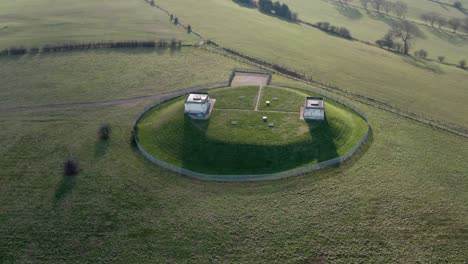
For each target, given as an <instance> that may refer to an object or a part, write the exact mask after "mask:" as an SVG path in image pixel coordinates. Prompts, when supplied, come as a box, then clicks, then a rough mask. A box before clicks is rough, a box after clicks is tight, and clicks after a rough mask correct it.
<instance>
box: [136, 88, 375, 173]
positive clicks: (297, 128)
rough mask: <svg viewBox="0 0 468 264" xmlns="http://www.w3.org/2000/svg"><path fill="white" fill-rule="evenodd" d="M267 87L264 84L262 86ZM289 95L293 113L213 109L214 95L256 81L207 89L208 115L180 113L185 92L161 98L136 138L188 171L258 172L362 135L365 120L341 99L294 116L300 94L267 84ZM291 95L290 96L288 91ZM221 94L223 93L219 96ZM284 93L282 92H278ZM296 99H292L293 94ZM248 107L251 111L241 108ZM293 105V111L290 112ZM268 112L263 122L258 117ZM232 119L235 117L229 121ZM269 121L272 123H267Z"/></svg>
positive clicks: (233, 92)
mask: <svg viewBox="0 0 468 264" xmlns="http://www.w3.org/2000/svg"><path fill="white" fill-rule="evenodd" d="M268 89H270V87H267V88H265V90H268ZM272 89H275V91H278V90H283V91H281V92H278V93H275V94H281V95H282V96H284V98H285V97H288V96H289V101H291V102H292V101H294V104H292V105H293V106H294V107H293V108H292V109H286V108H285V106H286V105H283V108H284V109H285V110H288V111H290V112H292V113H289V112H288V113H280V112H270V111H271V110H270V111H266V109H263V110H262V111H258V112H256V111H253V110H254V108H255V107H254V106H253V105H251V106H250V107H251V108H250V109H248V108H239V109H242V111H238V110H235V109H222V108H221V109H218V108H217V104H218V100H220V101H223V100H224V102H225V101H226V100H231V101H232V100H236V99H237V100H239V96H240V95H245V94H251V91H254V92H258V87H241V88H231V87H228V88H220V89H215V90H213V91H209V93H210V97H211V98H215V99H216V100H217V102H216V104H215V109H214V110H213V112H212V113H211V116H210V118H209V119H208V120H192V119H191V118H189V117H186V116H185V115H184V104H183V102H184V98H179V99H177V100H174V101H173V102H170V103H166V104H163V105H161V106H158V107H157V108H154V109H153V110H150V111H149V112H148V113H147V114H145V115H144V116H143V118H142V120H141V121H140V123H139V124H138V130H137V133H138V139H139V142H140V144H141V145H142V146H143V148H144V149H145V151H147V152H148V153H149V154H151V155H153V156H154V157H156V158H158V159H160V160H162V161H165V162H168V163H171V164H173V165H176V166H180V167H183V168H186V169H189V170H192V171H196V172H201V173H208V174H230V175H237V174H262V173H272V172H279V171H283V170H288V169H293V168H297V167H301V166H305V165H309V164H314V163H318V162H322V161H326V160H329V159H333V158H336V157H337V156H341V155H344V154H345V153H347V152H348V151H349V150H350V149H351V148H352V147H354V145H356V144H357V142H358V141H359V140H360V139H361V138H362V137H363V136H364V134H365V133H366V131H367V125H366V122H365V121H364V120H363V119H362V118H361V117H360V116H359V115H357V114H356V113H354V112H352V111H351V110H350V109H347V108H345V107H344V106H342V105H339V104H336V103H333V102H332V101H331V100H327V102H326V106H325V107H326V116H327V120H326V121H322V122H306V121H304V120H300V118H299V110H300V109H299V108H296V107H295V106H296V105H298V104H300V103H302V104H303V103H304V98H305V96H307V93H306V92H303V93H302V97H294V95H296V94H297V93H298V92H296V91H294V90H292V89H284V88H283V89H282V88H272ZM290 95H292V96H290ZM224 96H226V97H224ZM282 98H283V97H282ZM293 98H294V99H295V100H292V99H293ZM246 110H250V111H246ZM293 111H296V112H293ZM263 116H267V117H268V122H263V121H262V117H263ZM231 121H237V122H238V124H237V125H232V124H231ZM270 122H273V123H274V127H273V128H271V127H269V126H268V123H270Z"/></svg>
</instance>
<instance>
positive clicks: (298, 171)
mask: <svg viewBox="0 0 468 264" xmlns="http://www.w3.org/2000/svg"><path fill="white" fill-rule="evenodd" d="M228 85H229V82H220V83H213V84H206V85H200V86H195V87H191V88H187V89H184V90H181V91H178V92H174V93H172V94H168V95H166V96H163V97H162V98H161V99H160V100H158V102H156V103H154V104H152V105H150V106H148V107H146V108H145V110H144V111H142V112H140V113H139V114H138V115H137V117H136V118H135V121H134V123H133V139H134V141H135V144H136V146H137V148H138V150H139V151H140V152H141V154H142V155H143V156H144V157H145V158H147V159H148V160H149V161H151V162H152V163H154V164H156V165H158V166H160V167H163V168H165V169H168V170H171V171H173V172H175V173H178V174H181V175H185V176H189V177H192V178H196V179H200V180H211V181H260V180H275V179H281V178H286V177H291V176H297V175H303V174H306V173H310V172H313V171H316V170H320V169H323V168H327V167H331V166H335V165H339V164H341V163H343V162H345V161H346V160H348V159H349V158H350V157H351V156H352V155H353V154H354V153H356V151H358V150H359V148H360V147H361V146H362V144H364V143H365V142H366V140H367V139H368V138H369V135H370V134H371V133H372V128H371V126H370V124H369V121H368V119H367V116H366V114H365V113H364V112H362V111H361V110H360V109H359V108H357V107H356V106H354V105H352V104H351V103H349V102H346V101H344V100H342V99H340V98H337V97H335V96H333V95H331V94H326V95H324V96H325V97H328V98H330V99H332V100H334V101H337V102H338V103H340V104H343V105H345V106H347V107H349V108H351V109H352V110H353V111H355V112H356V113H357V114H359V115H360V116H361V117H362V118H363V119H364V120H366V123H367V131H366V133H365V134H364V136H363V137H362V138H361V139H360V140H359V142H358V143H357V144H356V145H355V146H354V147H353V148H352V149H351V150H349V151H348V152H347V153H346V154H344V155H343V156H339V157H336V158H334V159H331V160H327V161H323V162H320V163H317V164H312V165H308V166H304V167H300V168H295V169H291V170H286V171H282V172H275V173H268V174H252V175H216V174H205V173H198V172H194V171H191V170H187V169H184V168H181V167H178V166H175V165H172V164H170V163H167V162H164V161H162V160H159V159H157V158H155V157H153V156H152V155H150V154H149V153H148V152H146V151H145V149H144V148H143V147H142V146H141V145H140V142H139V141H138V134H137V125H138V122H139V121H140V119H141V118H142V117H143V116H144V114H145V113H146V112H147V111H149V110H151V109H153V108H154V107H156V106H158V105H160V104H162V103H164V102H166V101H168V100H171V99H174V98H176V97H179V96H181V95H184V94H187V93H189V92H194V91H199V90H203V89H212V88H218V87H226V86H228ZM274 85H277V86H284V87H291V88H297V89H303V90H308V91H312V92H315V89H310V88H309V87H307V88H306V87H299V86H298V87H294V85H289V84H281V83H277V84H274ZM317 93H319V91H318V90H317ZM320 93H322V92H320Z"/></svg>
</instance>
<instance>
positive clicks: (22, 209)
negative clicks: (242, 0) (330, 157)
mask: <svg viewBox="0 0 468 264" xmlns="http://www.w3.org/2000/svg"><path fill="white" fill-rule="evenodd" d="M404 1H405V2H406V3H407V4H408V6H409V13H408V15H407V16H408V18H410V19H413V20H415V21H416V20H418V19H419V16H420V14H421V13H424V12H428V11H437V12H440V13H444V14H446V15H447V16H457V17H462V16H463V14H461V13H460V12H458V11H456V10H455V11H454V10H453V9H450V7H447V10H445V9H444V8H443V7H442V6H441V5H436V4H435V3H433V2H430V1H423V0H420V1H419V0H404ZM284 2H286V3H288V4H289V5H290V7H291V8H292V9H293V10H296V11H298V12H299V16H300V18H303V19H304V20H307V21H309V20H310V22H313V23H315V22H318V21H322V20H329V22H332V23H333V24H337V25H339V26H346V27H348V28H349V29H350V30H351V31H352V33H353V35H355V36H356V37H358V38H362V39H363V40H369V41H375V38H376V37H381V35H383V34H384V33H385V32H386V31H387V30H388V28H389V26H388V23H387V22H386V21H385V20H384V19H383V18H375V17H372V15H370V14H367V13H366V12H364V11H363V10H358V11H359V13H360V14H361V15H362V16H361V17H360V18H358V19H354V18H353V17H351V16H350V15H349V13H348V12H347V11H346V12H344V13H343V11H342V10H341V11H340V10H339V9H338V8H337V6H336V5H335V4H334V3H333V2H324V1H303V0H295V1H291V0H285V1H284ZM461 2H462V3H463V5H464V6H465V7H466V6H468V2H467V0H462V1H461ZM450 3H452V2H450ZM157 4H159V5H161V6H162V7H163V8H165V9H167V10H169V11H170V12H171V13H173V14H175V15H176V16H177V17H178V18H179V19H180V20H181V21H183V22H184V23H190V24H191V25H192V27H193V29H194V30H195V31H196V32H197V33H200V34H201V35H203V36H204V37H205V38H207V39H211V40H213V41H215V42H216V43H218V44H219V45H220V46H223V47H228V48H231V49H234V50H237V51H240V52H241V53H243V54H246V55H250V56H254V57H256V58H259V59H262V60H265V61H269V62H273V63H276V64H278V65H281V66H284V67H287V68H289V69H293V70H296V71H299V72H300V73H302V74H304V75H306V76H309V77H312V79H313V80H315V81H320V82H322V83H325V84H330V85H331V86H338V87H339V88H340V91H344V92H341V93H339V94H336V93H334V90H333V89H328V90H327V91H325V90H322V89H321V88H319V87H312V86H310V85H307V84H305V83H303V82H301V83H299V82H297V81H294V80H291V79H289V78H287V76H284V75H279V74H273V84H275V83H278V82H281V83H288V84H291V85H301V86H307V87H310V88H313V89H314V91H323V93H324V94H325V93H332V94H334V95H335V96H337V97H339V98H342V99H343V100H346V101H349V102H351V103H353V104H355V105H356V106H358V107H359V108H360V109H362V110H363V111H364V112H365V113H366V115H367V116H368V118H369V122H370V124H371V125H372V134H371V136H370V138H369V139H368V141H366V143H365V144H364V145H363V146H362V148H361V149H360V150H359V151H358V152H357V153H356V154H355V155H354V156H352V157H351V159H350V160H348V161H346V162H345V163H343V164H341V165H340V166H336V167H331V168H326V169H323V170H320V171H317V172H314V173H309V174H306V175H302V176H297V177H291V178H287V179H283V180H276V181H263V182H211V181H201V180H196V179H192V178H189V177H185V176H182V175H179V174H176V173H173V172H170V171H168V170H166V169H163V168H161V167H159V166H157V165H155V164H153V163H151V162H149V161H148V160H147V159H145V158H144V157H143V156H142V155H141V153H140V152H139V151H138V150H137V148H136V147H135V146H134V144H133V141H132V130H133V125H134V123H133V122H134V120H135V117H136V116H137V115H138V114H139V113H141V112H142V111H143V110H145V108H146V107H147V106H148V105H151V104H153V103H154V102H155V101H159V100H160V99H161V98H162V97H164V94H165V93H168V92H172V91H178V90H181V89H184V88H187V87H190V86H194V85H199V84H205V83H213V82H225V81H227V80H228V78H229V75H230V73H231V70H232V69H233V68H255V66H253V65H251V64H246V63H243V62H241V61H245V60H243V59H241V58H239V57H235V56H232V57H233V58H229V57H226V56H222V55H219V54H217V53H222V52H221V51H220V49H219V48H215V47H213V46H209V47H207V46H206V45H203V46H201V47H182V49H181V50H169V49H167V50H156V49H145V48H135V49H101V50H88V51H84V52H81V51H73V52H57V53H51V54H44V53H39V54H35V55H33V54H27V55H22V56H2V57H0V263H207V262H208V263H275V262H276V263H465V262H466V261H467V260H468V250H467V248H468V239H467V237H468V224H467V223H468V192H467V190H468V177H467V175H468V173H467V172H468V163H467V162H466V160H467V157H468V140H467V138H466V137H463V136H460V135H456V134H454V133H451V132H448V131H445V130H443V129H438V128H435V127H432V126H429V125H426V124H423V123H421V122H417V121H414V120H411V119H409V118H405V117H403V115H402V112H396V113H391V112H389V111H384V110H381V109H379V108H377V107H374V106H372V104H371V103H369V102H373V101H380V102H382V103H388V104H389V105H392V106H396V107H398V108H399V109H402V111H407V112H410V113H416V114H418V115H421V116H424V117H426V118H427V119H434V120H438V121H441V122H449V123H454V124H456V125H458V126H460V127H464V128H468V108H467V106H466V102H467V101H468V97H467V96H468V93H467V89H466V83H467V80H468V72H467V71H466V70H462V69H460V68H457V67H454V66H450V65H444V64H440V63H435V62H431V61H427V60H421V59H414V58H413V57H408V56H404V55H401V54H396V53H393V52H388V51H385V50H383V49H380V48H377V47H373V46H369V45H365V44H363V43H360V42H358V41H349V40H345V39H342V38H339V37H336V36H333V35H330V34H327V33H325V32H322V31H319V30H317V29H315V28H312V27H309V26H305V25H302V24H297V23H289V22H287V21H284V20H281V19H278V18H277V17H274V16H268V15H263V14H260V13H259V12H258V11H257V10H255V9H249V8H245V7H244V6H241V5H239V4H237V3H234V2H233V1H231V0H223V1H221V0H198V1H195V0H160V1H157ZM353 4H355V5H358V4H359V3H358V2H356V1H355V2H353ZM444 10H445V11H444ZM351 11H352V10H351ZM352 12H354V14H356V12H355V11H352ZM457 12H458V13H457ZM352 14H353V13H351V15H352ZM419 22H421V21H419ZM420 29H421V30H422V31H423V32H424V35H425V36H426V39H425V40H424V42H422V41H420V40H417V41H416V42H415V45H416V46H415V47H417V48H420V47H421V48H425V49H427V50H428V51H429V57H430V58H434V56H437V55H445V56H446V57H447V60H448V61H449V62H451V63H453V62H456V61H457V60H458V57H460V59H461V56H462V55H465V54H468V53H467V51H466V50H467V48H466V44H465V42H462V41H461V40H458V39H455V40H454V39H452V35H451V34H449V35H447V36H446V35H443V36H438V35H437V33H434V32H429V31H428V29H427V28H424V27H422V26H421V27H420ZM444 34H445V33H444ZM172 38H176V39H180V40H182V41H183V42H184V43H191V42H194V41H195V42H198V41H199V39H198V38H196V37H195V36H194V34H187V33H186V31H185V30H184V29H182V28H181V27H178V26H175V25H173V23H171V21H169V18H168V16H167V15H166V14H164V13H163V12H161V10H159V9H157V8H156V7H150V5H149V4H148V3H145V2H144V1H134V0H125V1H124V0H112V1H111V0H99V1H91V0H83V1H71V0H65V1H53V0H36V1H25V0H16V1H10V0H5V1H1V3H0V49H3V48H8V47H10V46H21V45H25V46H40V45H44V44H51V43H62V42H63V43H65V42H66V43H68V42H88V41H98V40H128V39H138V40H145V39H172ZM419 45H423V46H419ZM438 53H443V54H438ZM465 56H466V55H465ZM465 59H467V60H468V57H465ZM236 89H245V90H243V91H242V93H243V95H245V96H246V97H245V99H246V100H245V101H242V103H235V104H232V103H231V102H230V101H229V100H227V101H224V102H223V101H222V100H220V101H219V102H217V104H218V103H219V105H218V107H219V110H220V111H219V113H220V115H219V116H218V117H219V118H221V120H230V119H231V118H232V116H227V114H226V115H224V116H223V115H221V114H222V113H227V112H228V111H229V110H227V109H232V108H237V109H247V108H248V109H251V108H252V107H253V106H254V103H253V102H255V100H254V97H255V96H256V95H255V93H254V92H251V93H250V92H249V89H248V88H236ZM293 91H294V92H293ZM283 92H284V90H282V89H277V88H275V87H273V86H270V87H267V88H266V89H265V90H264V93H263V94H262V98H261V102H262V104H261V105H260V110H261V111H262V110H264V108H266V106H265V105H264V104H263V103H264V101H266V100H271V99H272V98H273V97H278V98H280V99H281V98H284V97H285V96H286V95H285V94H284V93H283ZM290 92H291V93H290V94H289V96H288V97H287V98H288V100H279V101H277V103H273V104H272V105H271V108H275V109H276V110H280V111H284V110H285V109H291V108H296V107H297V106H298V105H299V103H298V101H296V99H298V98H300V97H302V93H303V92H304V93H307V94H308V91H302V90H301V91H300V92H299V91H297V90H291V91H290ZM350 94H358V95H360V96H362V98H365V100H360V101H357V100H354V99H353V98H357V97H353V96H349V95H350ZM226 96H227V98H231V99H234V98H236V99H239V96H238V94H235V93H232V94H226ZM345 96H346V97H345ZM103 102H109V103H111V104H105V103H103ZM272 102H275V101H272ZM81 103H84V104H81ZM55 104H62V107H60V108H54V107H52V106H51V105H55ZM41 105H42V106H44V107H42V108H34V107H33V106H41ZM14 107H23V108H14ZM223 109H224V110H223ZM180 110H181V109H175V111H176V112H177V111H180ZM338 110H339V109H338ZM223 111H224V112H223ZM213 114H216V112H214V113H213ZM292 114H294V115H296V113H292ZM213 117H215V118H216V115H214V116H213ZM236 119H239V120H238V121H242V119H241V118H239V116H237V117H236ZM247 119H248V118H247ZM247 119H246V120H245V121H248V120H247ZM351 120H352V118H351ZM161 121H163V120H155V121H154V123H151V122H149V123H151V124H149V126H151V125H155V123H157V122H161ZM220 124H221V125H222V123H220ZM240 124H241V122H239V125H240ZM103 125H108V126H109V127H110V128H111V133H110V138H109V139H107V140H102V139H100V138H99V137H98V130H99V128H100V127H102V126H103ZM343 127H344V126H343ZM218 128H220V127H218ZM218 131H220V130H218ZM159 132H161V133H162V132H163V131H162V130H161V131H155V133H159ZM180 132H181V131H178V130H175V131H174V133H173V134H171V135H168V137H169V136H174V135H176V133H180ZM282 132H285V133H283V134H284V135H282V136H283V137H279V138H280V139H282V140H289V139H290V138H289V137H291V138H293V136H294V135H293V134H292V133H291V134H290V133H289V131H287V130H283V131H282ZM216 135H217V136H223V137H224V140H226V138H227V139H230V140H231V141H235V140H239V139H240V138H241V139H242V138H246V134H240V133H236V134H229V133H228V134H225V135H223V134H222V133H215V134H212V136H213V137H214V136H216ZM236 136H237V137H236ZM251 140H252V142H254V141H262V140H263V138H261V137H260V136H257V135H254V136H252V139H251ZM174 142H176V141H174ZM176 143H178V144H179V146H180V142H176ZM284 158H285V159H287V158H288V157H287V156H285V157H284ZM68 159H73V160H76V161H78V164H79V169H80V172H79V174H77V175H75V176H71V177H69V176H64V162H65V161H66V160H68ZM280 165H281V164H279V165H278V166H280Z"/></svg>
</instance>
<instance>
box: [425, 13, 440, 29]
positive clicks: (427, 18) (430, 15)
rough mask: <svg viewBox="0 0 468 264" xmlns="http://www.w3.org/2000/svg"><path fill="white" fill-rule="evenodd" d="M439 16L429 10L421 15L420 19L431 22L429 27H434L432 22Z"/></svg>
mask: <svg viewBox="0 0 468 264" xmlns="http://www.w3.org/2000/svg"><path fill="white" fill-rule="evenodd" d="M439 17H441V16H440V15H439V14H437V13H435V12H429V13H425V14H422V15H421V19H422V20H424V21H426V22H428V23H429V24H431V27H434V23H435V22H436V21H437V20H438V19H439Z"/></svg>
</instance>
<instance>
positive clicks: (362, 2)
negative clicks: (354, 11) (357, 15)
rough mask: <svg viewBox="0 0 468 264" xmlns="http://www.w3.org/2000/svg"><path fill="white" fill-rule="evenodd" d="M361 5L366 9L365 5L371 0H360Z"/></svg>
mask: <svg viewBox="0 0 468 264" xmlns="http://www.w3.org/2000/svg"><path fill="white" fill-rule="evenodd" d="M360 2H361V5H362V7H364V9H366V10H367V5H368V4H369V3H370V2H371V0H360Z"/></svg>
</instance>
